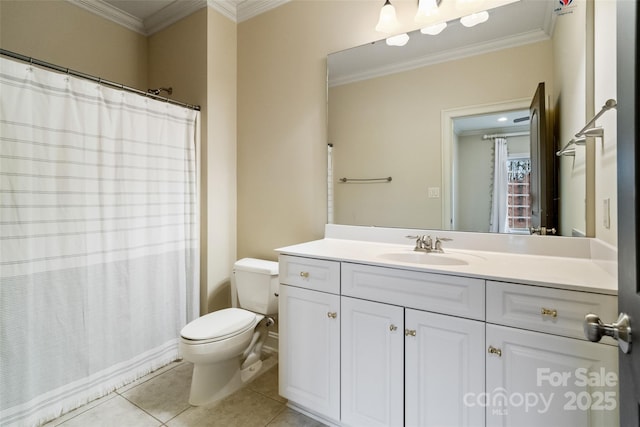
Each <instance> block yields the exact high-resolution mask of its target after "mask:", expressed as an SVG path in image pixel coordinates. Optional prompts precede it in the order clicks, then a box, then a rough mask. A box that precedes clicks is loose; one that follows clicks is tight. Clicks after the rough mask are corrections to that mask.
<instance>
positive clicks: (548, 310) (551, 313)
mask: <svg viewBox="0 0 640 427" xmlns="http://www.w3.org/2000/svg"><path fill="white" fill-rule="evenodd" d="M540 314H542V315H543V316H551V317H553V318H554V319H555V318H556V317H558V310H556V309H555V308H544V307H542V310H540Z"/></svg>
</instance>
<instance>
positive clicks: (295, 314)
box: [278, 256, 340, 420]
mask: <svg viewBox="0 0 640 427" xmlns="http://www.w3.org/2000/svg"><path fill="white" fill-rule="evenodd" d="M339 280H340V263H339V262H332V261H324V260H315V259H307V258H299V257H287V256H281V257H280V282H281V284H280V293H279V298H278V304H279V307H278V310H279V340H278V341H279V343H278V346H279V358H280V369H279V388H280V390H279V392H280V395H281V396H283V397H285V398H287V399H289V400H291V401H292V402H295V403H296V404H299V405H301V406H303V407H305V408H306V409H307V410H309V411H311V412H313V413H315V414H316V415H320V416H322V417H326V418H328V419H331V420H339V419H340V296H339V295H338V292H339V289H340V281H339ZM317 289H321V290H322V291H319V290H317ZM329 291H333V293H331V292H329Z"/></svg>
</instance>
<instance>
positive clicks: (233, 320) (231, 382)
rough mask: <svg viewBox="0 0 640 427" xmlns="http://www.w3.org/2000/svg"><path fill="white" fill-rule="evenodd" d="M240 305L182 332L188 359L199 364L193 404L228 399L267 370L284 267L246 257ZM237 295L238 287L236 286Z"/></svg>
mask: <svg viewBox="0 0 640 427" xmlns="http://www.w3.org/2000/svg"><path fill="white" fill-rule="evenodd" d="M233 273H234V278H235V280H234V282H235V288H236V289H237V294H238V304H239V305H240V307H242V308H225V309H222V310H218V311H214V312H212V313H209V314H206V315H204V316H202V317H200V318H198V319H196V320H194V321H192V322H190V323H189V324H187V325H186V326H185V327H184V328H182V330H181V331H180V336H181V337H180V351H181V354H182V358H183V359H184V360H186V361H188V362H191V363H193V365H194V366H193V376H192V379H191V392H190V394H189V403H190V404H191V405H194V406H199V405H204V404H207V403H211V402H214V401H216V400H219V399H222V398H224V397H226V396H228V395H229V394H231V393H232V392H234V391H235V390H237V389H239V388H240V387H241V386H242V385H243V384H244V383H246V382H247V381H249V380H250V379H251V378H253V377H254V376H255V375H256V374H257V373H258V372H259V370H260V368H261V366H262V360H261V352H262V347H263V344H264V340H265V338H266V335H267V328H268V327H269V326H271V325H272V324H273V319H271V318H270V317H265V316H266V315H273V314H276V312H277V306H278V305H277V286H278V276H277V275H278V264H277V263H276V262H272V261H264V260H257V259H253V258H244V259H241V260H239V261H237V262H236V263H235V264H234V271H233ZM232 291H233V286H232Z"/></svg>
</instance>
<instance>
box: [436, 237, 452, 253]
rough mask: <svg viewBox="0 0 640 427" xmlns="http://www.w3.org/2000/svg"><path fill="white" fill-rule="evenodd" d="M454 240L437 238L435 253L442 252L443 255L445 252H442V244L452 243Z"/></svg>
mask: <svg viewBox="0 0 640 427" xmlns="http://www.w3.org/2000/svg"><path fill="white" fill-rule="evenodd" d="M452 240H453V239H450V238H448V237H436V243H435V245H434V247H433V250H434V251H435V252H440V253H443V252H444V251H443V250H442V242H450V241H452Z"/></svg>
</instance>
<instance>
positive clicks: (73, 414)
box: [42, 393, 117, 427]
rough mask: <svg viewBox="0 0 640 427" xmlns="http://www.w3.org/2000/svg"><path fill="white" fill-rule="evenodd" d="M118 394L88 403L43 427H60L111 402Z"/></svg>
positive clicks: (111, 394)
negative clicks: (108, 401)
mask: <svg viewBox="0 0 640 427" xmlns="http://www.w3.org/2000/svg"><path fill="white" fill-rule="evenodd" d="M116 396H117V394H115V393H110V394H108V395H107V396H104V397H101V398H99V399H96V400H92V401H91V402H89V403H87V404H86V405H82V406H81V407H79V408H77V409H74V410H73V411H71V412H67V413H66V414H64V415H62V416H60V417H58V418H56V419H54V420H52V421H49V422H48V423H46V424H43V425H42V427H55V426H59V425H60V424H62V423H64V422H65V421H68V420H70V419H71V418H73V417H77V416H78V415H80V414H82V413H83V412H87V411H88V410H90V409H92V408H95V407H96V406H98V405H102V404H103V403H105V402H106V401H107V400H111V399H113V398H114V397H116Z"/></svg>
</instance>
